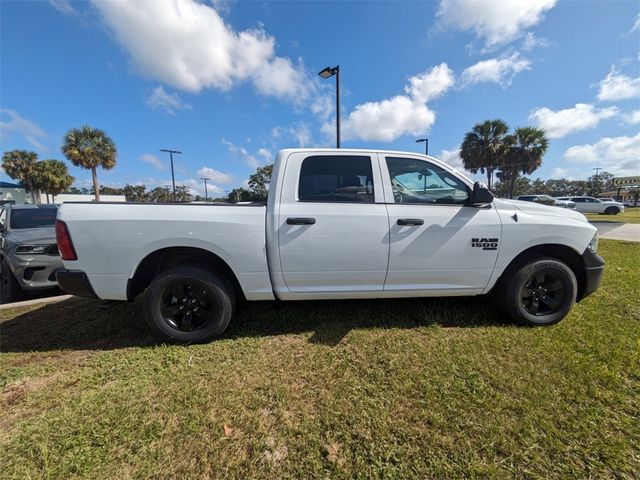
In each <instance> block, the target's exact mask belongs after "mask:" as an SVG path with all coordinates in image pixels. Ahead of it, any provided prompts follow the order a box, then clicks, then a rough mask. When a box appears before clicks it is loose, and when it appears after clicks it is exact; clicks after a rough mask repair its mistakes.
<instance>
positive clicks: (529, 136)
mask: <svg viewBox="0 0 640 480" xmlns="http://www.w3.org/2000/svg"><path fill="white" fill-rule="evenodd" d="M506 143H507V145H508V153H507V157H506V161H505V163H504V165H503V167H502V172H503V179H505V180H508V181H509V197H510V198H512V197H513V187H514V185H515V183H516V179H517V178H518V175H519V174H520V173H522V174H525V175H529V174H531V173H532V172H533V171H534V170H536V169H537V168H538V167H540V165H542V157H544V154H545V153H546V151H547V149H548V148H549V140H547V136H546V134H545V132H544V130H542V129H540V128H535V127H520V128H516V131H515V132H514V133H513V135H509V137H508V138H507V140H506Z"/></svg>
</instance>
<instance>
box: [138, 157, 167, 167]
mask: <svg viewBox="0 0 640 480" xmlns="http://www.w3.org/2000/svg"><path fill="white" fill-rule="evenodd" d="M140 160H142V161H143V162H145V163H148V164H149V165H151V166H152V167H153V168H156V169H158V170H165V169H166V168H167V166H166V165H165V164H164V163H162V160H160V159H159V158H158V157H156V156H155V155H153V154H151V153H145V154H143V155H140Z"/></svg>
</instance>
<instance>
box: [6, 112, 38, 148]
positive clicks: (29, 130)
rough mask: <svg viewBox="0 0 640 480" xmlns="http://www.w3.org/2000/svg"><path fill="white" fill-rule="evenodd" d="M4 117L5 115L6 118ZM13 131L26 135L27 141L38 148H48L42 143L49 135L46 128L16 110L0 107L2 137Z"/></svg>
mask: <svg viewBox="0 0 640 480" xmlns="http://www.w3.org/2000/svg"><path fill="white" fill-rule="evenodd" d="M2 117H5V119H3V118H2ZM7 117H8V119H7ZM12 133H17V134H18V135H20V136H22V137H24V139H25V140H27V142H29V143H30V144H31V145H33V146H34V147H35V148H37V149H38V150H43V151H46V150H47V148H46V147H45V146H44V145H43V143H42V142H43V141H44V140H45V139H46V138H47V137H48V135H47V133H46V132H45V131H44V130H42V129H41V128H40V127H39V126H38V125H36V124H35V123H33V122H32V121H31V120H27V119H26V118H23V117H21V116H20V114H19V113H18V112H16V111H15V110H11V109H9V108H2V109H0V139H4V138H6V137H8V136H10V135H11V134H12Z"/></svg>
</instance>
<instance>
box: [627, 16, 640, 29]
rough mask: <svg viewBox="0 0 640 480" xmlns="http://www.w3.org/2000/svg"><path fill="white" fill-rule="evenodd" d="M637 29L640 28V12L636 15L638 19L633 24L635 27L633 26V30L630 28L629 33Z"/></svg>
mask: <svg viewBox="0 0 640 480" xmlns="http://www.w3.org/2000/svg"><path fill="white" fill-rule="evenodd" d="M636 30H640V13H639V14H637V15H636V21H635V23H634V24H633V27H631V30H629V33H633V32H635V31H636Z"/></svg>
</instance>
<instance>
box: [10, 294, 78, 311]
mask: <svg viewBox="0 0 640 480" xmlns="http://www.w3.org/2000/svg"><path fill="white" fill-rule="evenodd" d="M71 297H73V295H58V296H57V297H46V298H35V299H33V300H24V301H22V302H14V303H5V304H4V305H0V310H7V309H9V308H20V307H28V306H31V305H37V304H39V303H58V302H63V301H65V300H67V299H69V298H71Z"/></svg>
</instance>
